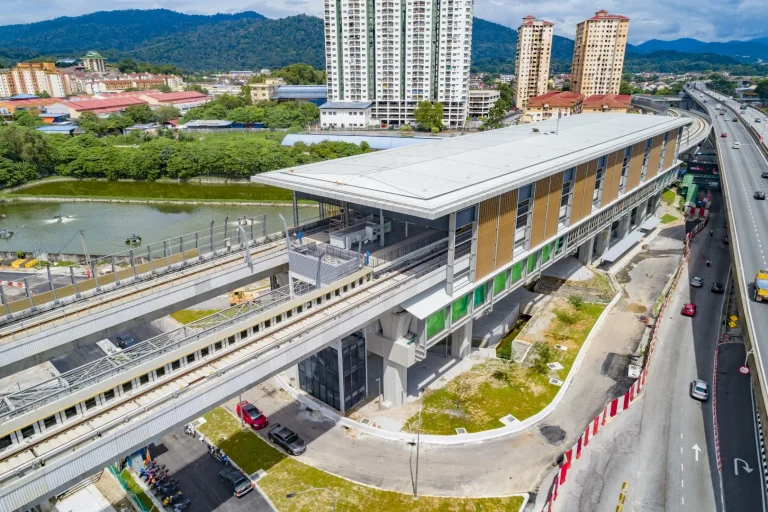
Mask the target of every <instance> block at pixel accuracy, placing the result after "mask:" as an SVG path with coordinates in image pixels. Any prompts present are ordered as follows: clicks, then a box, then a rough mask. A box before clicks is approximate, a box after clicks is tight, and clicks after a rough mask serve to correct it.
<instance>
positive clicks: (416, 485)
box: [413, 388, 427, 500]
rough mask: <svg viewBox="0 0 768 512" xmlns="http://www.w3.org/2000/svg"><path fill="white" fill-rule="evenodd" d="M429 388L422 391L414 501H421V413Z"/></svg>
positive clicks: (417, 437)
mask: <svg viewBox="0 0 768 512" xmlns="http://www.w3.org/2000/svg"><path fill="white" fill-rule="evenodd" d="M426 394H427V388H424V389H422V390H421V404H419V429H418V430H417V431H416V478H415V481H414V483H413V499H414V500H417V499H419V451H421V411H422V409H424V395H426Z"/></svg>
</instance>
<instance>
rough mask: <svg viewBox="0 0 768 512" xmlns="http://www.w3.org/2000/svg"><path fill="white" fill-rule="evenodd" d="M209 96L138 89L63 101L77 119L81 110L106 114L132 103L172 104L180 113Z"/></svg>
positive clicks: (201, 103) (206, 100)
mask: <svg viewBox="0 0 768 512" xmlns="http://www.w3.org/2000/svg"><path fill="white" fill-rule="evenodd" d="M212 99H213V98H212V97H211V96H206V95H205V94H202V93H199V92H196V91H184V92H169V93H162V92H158V91H138V92H132V93H116V94H110V95H104V96H101V97H100V98H91V97H85V98H72V101H66V102H63V103H62V105H64V106H65V107H66V108H67V109H68V111H69V115H70V117H71V118H72V119H79V118H80V115H81V114H82V113H83V112H93V113H94V114H96V115H102V116H108V115H110V114H114V113H118V112H122V111H124V110H125V109H126V108H128V107H130V106H132V105H149V106H150V108H156V107H159V106H173V107H176V108H178V109H179V110H180V111H181V113H182V114H184V113H186V112H188V111H189V109H191V108H194V107H199V106H200V105H204V104H206V103H208V102H209V101H211V100H212Z"/></svg>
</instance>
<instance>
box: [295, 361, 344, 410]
mask: <svg viewBox="0 0 768 512" xmlns="http://www.w3.org/2000/svg"><path fill="white" fill-rule="evenodd" d="M299 387H301V389H302V390H304V391H306V392H307V393H309V394H310V395H312V396H313V397H315V398H317V399H318V400H320V401H321V402H324V403H326V404H328V405H330V406H331V407H333V408H334V409H336V410H339V411H340V410H341V399H340V395H339V353H338V351H337V350H336V349H335V348H334V347H326V348H324V349H323V350H321V351H320V352H318V353H317V354H314V355H311V356H309V357H308V358H306V359H304V360H303V361H300V362H299Z"/></svg>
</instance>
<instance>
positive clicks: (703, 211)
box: [685, 206, 709, 218]
mask: <svg viewBox="0 0 768 512" xmlns="http://www.w3.org/2000/svg"><path fill="white" fill-rule="evenodd" d="M685 211H686V212H687V213H688V215H690V216H692V217H701V218H707V217H709V209H707V208H705V207H703V206H688V207H686V210H685Z"/></svg>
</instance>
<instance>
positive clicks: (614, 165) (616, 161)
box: [603, 149, 624, 205]
mask: <svg viewBox="0 0 768 512" xmlns="http://www.w3.org/2000/svg"><path fill="white" fill-rule="evenodd" d="M623 161H624V150H623V149H620V150H618V151H616V152H615V153H611V154H610V155H608V172H606V178H605V187H604V188H603V205H606V204H608V203H610V202H611V201H615V200H616V199H617V198H618V197H619V182H620V181H621V164H622V162H623Z"/></svg>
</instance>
